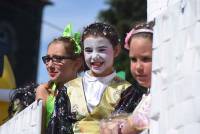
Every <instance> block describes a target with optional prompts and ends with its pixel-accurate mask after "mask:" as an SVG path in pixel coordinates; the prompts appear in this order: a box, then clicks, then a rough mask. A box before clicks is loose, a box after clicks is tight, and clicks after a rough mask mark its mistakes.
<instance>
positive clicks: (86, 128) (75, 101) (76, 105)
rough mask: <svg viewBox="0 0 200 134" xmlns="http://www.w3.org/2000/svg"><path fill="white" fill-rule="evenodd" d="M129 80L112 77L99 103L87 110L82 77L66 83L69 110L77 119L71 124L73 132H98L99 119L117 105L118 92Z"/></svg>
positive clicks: (82, 133) (105, 116)
mask: <svg viewBox="0 0 200 134" xmlns="http://www.w3.org/2000/svg"><path fill="white" fill-rule="evenodd" d="M129 86H130V84H129V82H127V81H125V80H122V79H120V78H119V77H117V76H116V77H114V79H113V80H112V81H111V82H110V84H109V85H108V86H107V87H106V88H105V90H104V92H103V94H102V96H101V100H100V102H99V104H98V105H97V106H96V107H95V108H94V109H93V111H92V112H89V110H88V107H87V101H86V97H85V93H84V89H83V88H84V87H83V80H82V78H76V79H74V80H72V81H70V82H68V84H67V94H68V96H69V99H70V103H71V111H72V113H74V114H75V115H76V119H77V120H78V121H77V122H76V123H75V124H73V130H74V133H75V134H99V133H100V130H99V121H100V120H101V119H103V118H107V117H108V116H109V115H110V114H111V113H112V111H114V108H115V106H116V105H117V103H118V101H119V99H120V94H121V92H122V91H124V90H125V89H126V88H127V87H129Z"/></svg>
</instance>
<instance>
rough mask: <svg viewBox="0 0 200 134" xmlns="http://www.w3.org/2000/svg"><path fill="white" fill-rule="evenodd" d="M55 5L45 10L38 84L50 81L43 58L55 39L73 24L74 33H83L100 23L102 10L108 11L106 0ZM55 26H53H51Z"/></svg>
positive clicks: (66, 0) (57, 2) (60, 1)
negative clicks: (83, 30)
mask: <svg viewBox="0 0 200 134" xmlns="http://www.w3.org/2000/svg"><path fill="white" fill-rule="evenodd" d="M51 1H52V2H53V5H49V6H46V7H45V8H44V10H43V23H42V31H41V41H40V53H39V59H38V73H37V82H38V83H39V84H40V83H44V82H47V81H48V80H49V77H48V74H47V71H46V68H45V65H44V64H43V63H42V60H41V57H42V56H44V55H46V53H47V45H48V43H49V42H50V41H51V40H53V39H54V38H55V37H58V36H60V35H62V30H63V29H64V27H65V26H66V25H67V24H68V23H71V24H72V28H73V31H80V32H81V31H82V29H83V27H84V26H87V25H88V24H90V23H93V22H95V21H98V19H97V15H98V13H99V11H100V10H103V9H106V8H107V5H105V0H51ZM51 24H53V25H51Z"/></svg>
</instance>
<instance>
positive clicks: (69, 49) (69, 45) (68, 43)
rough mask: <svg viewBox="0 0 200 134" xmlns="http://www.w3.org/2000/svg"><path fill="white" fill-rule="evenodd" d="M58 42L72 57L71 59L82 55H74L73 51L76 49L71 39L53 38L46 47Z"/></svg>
mask: <svg viewBox="0 0 200 134" xmlns="http://www.w3.org/2000/svg"><path fill="white" fill-rule="evenodd" d="M58 42H61V43H62V44H63V46H64V47H65V50H66V52H67V53H68V54H69V55H70V56H72V57H73V58H77V57H80V56H81V55H82V54H81V53H80V54H78V53H75V49H76V45H75V42H74V40H73V39H71V38H70V37H62V36H61V37H58V38H55V39H54V40H53V41H51V42H50V43H49V45H48V47H49V46H50V45H51V44H54V43H58Z"/></svg>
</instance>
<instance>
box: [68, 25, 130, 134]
mask: <svg viewBox="0 0 200 134" xmlns="http://www.w3.org/2000/svg"><path fill="white" fill-rule="evenodd" d="M82 44H83V46H82V48H83V51H84V59H85V63H86V65H87V66H88V68H89V70H88V71H86V72H85V74H84V76H83V77H82V78H77V79H75V80H72V81H70V82H69V83H68V96H69V99H70V102H71V110H72V113H74V115H75V117H76V120H77V122H75V123H74V126H75V127H74V132H77V133H92V134H99V133H100V132H99V127H100V126H99V121H100V120H101V119H103V118H107V117H108V116H109V115H110V114H111V113H112V112H113V110H114V106H115V105H116V104H117V102H118V101H119V99H120V94H121V92H122V91H124V90H125V89H126V88H127V87H128V86H129V83H128V82H127V81H125V80H122V79H121V78H119V77H118V76H117V75H116V72H115V69H114V68H113V64H114V59H115V57H117V56H118V54H119V53H120V45H119V39H118V34H117V32H116V30H115V29H114V28H113V27H112V26H111V25H108V24H105V23H93V24H91V25H89V26H87V27H86V28H85V29H84V31H83V34H82Z"/></svg>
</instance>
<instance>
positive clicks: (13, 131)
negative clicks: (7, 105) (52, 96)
mask: <svg viewBox="0 0 200 134" xmlns="http://www.w3.org/2000/svg"><path fill="white" fill-rule="evenodd" d="M41 128H42V101H39V102H37V101H35V102H34V103H33V104H31V105H30V106H29V107H27V108H26V109H24V110H23V111H22V112H20V113H19V114H17V115H16V116H14V117H13V118H12V119H10V120H9V121H7V122H6V123H5V124H3V125H2V126H0V134H41Z"/></svg>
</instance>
